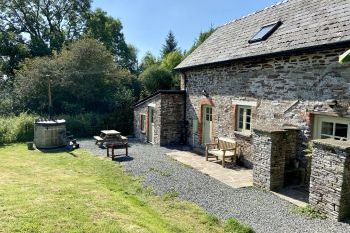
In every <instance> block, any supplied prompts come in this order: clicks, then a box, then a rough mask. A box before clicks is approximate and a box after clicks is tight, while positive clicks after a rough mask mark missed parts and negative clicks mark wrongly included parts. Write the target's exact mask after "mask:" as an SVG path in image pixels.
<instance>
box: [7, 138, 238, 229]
mask: <svg viewBox="0 0 350 233" xmlns="http://www.w3.org/2000/svg"><path fill="white" fill-rule="evenodd" d="M0 177H1V179H0V232H45V233H46V232H133V233H134V232H135V233H137V232H203V233H205V232H241V231H236V230H233V231H231V230H232V229H234V228H232V229H231V228H230V229H229V228H227V227H226V226H224V223H222V222H220V221H219V220H217V219H215V217H212V216H210V215H208V214H206V213H205V212H204V211H203V210H202V209H200V208H199V207H198V206H196V205H194V204H192V203H189V202H184V201H180V200H178V198H175V196H177V195H175V192H174V193H170V194H168V195H169V197H168V198H165V199H164V198H162V197H157V196H155V195H154V194H153V193H152V190H150V189H147V188H146V189H145V188H142V186H141V184H140V182H139V180H137V179H136V178H133V177H131V176H129V175H128V174H126V173H125V172H124V171H123V169H122V168H121V167H120V166H119V165H118V164H116V163H115V162H112V161H110V160H107V159H101V158H98V157H94V156H91V154H89V153H88V152H85V151H83V150H78V151H74V152H71V153H49V154H44V153H41V152H39V151H28V150H27V149H26V146H25V145H24V144H14V145H9V146H1V147H0ZM226 228H227V229H226Z"/></svg>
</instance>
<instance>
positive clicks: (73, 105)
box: [15, 39, 136, 114]
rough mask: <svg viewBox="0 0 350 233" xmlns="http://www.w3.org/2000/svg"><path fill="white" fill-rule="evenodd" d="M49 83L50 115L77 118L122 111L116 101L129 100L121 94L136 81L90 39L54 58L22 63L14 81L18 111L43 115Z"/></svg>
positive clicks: (102, 47) (76, 43) (42, 58)
mask: <svg viewBox="0 0 350 233" xmlns="http://www.w3.org/2000/svg"><path fill="white" fill-rule="evenodd" d="M49 79H51V85H52V96H53V107H54V111H55V112H56V113H68V114H77V113H83V112H97V113H108V112H113V111H115V110H116V109H119V110H120V111H122V109H123V108H126V107H127V106H125V104H123V103H122V104H121V103H120V100H121V99H123V98H124V97H125V96H130V95H129V94H125V93H126V92H125V90H126V89H127V90H128V87H129V86H132V85H133V84H132V82H134V80H135V79H136V78H135V77H134V76H132V75H131V74H130V72H129V71H127V70H125V69H122V68H121V67H120V66H118V65H117V64H116V63H115V61H114V58H113V55H112V54H111V53H110V52H109V51H108V50H107V49H106V48H105V47H104V46H103V44H101V43H100V42H98V41H96V40H94V39H83V40H79V41H77V42H74V43H72V44H71V45H69V46H67V47H65V48H64V49H63V50H62V52H61V53H60V54H58V55H56V56H53V57H37V58H33V59H26V61H25V62H24V63H23V64H22V66H21V69H20V70H18V71H17V72H16V79H15V93H16V95H17V105H18V106H19V107H20V109H21V111H26V110H28V109H30V110H32V111H35V112H39V113H43V112H44V113H45V112H47V111H46V110H47V87H48V82H49ZM129 90H130V91H131V93H132V94H133V90H132V89H129ZM132 94H131V96H132ZM121 96H122V97H121ZM123 96H124V97H123ZM117 100H118V101H119V102H118V101H117ZM129 102H130V101H129V100H128V101H127V103H129ZM131 102H132V100H131Z"/></svg>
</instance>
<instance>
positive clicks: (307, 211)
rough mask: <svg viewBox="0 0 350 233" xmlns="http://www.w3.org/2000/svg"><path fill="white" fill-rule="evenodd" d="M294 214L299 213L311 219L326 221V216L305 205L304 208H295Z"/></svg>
mask: <svg viewBox="0 0 350 233" xmlns="http://www.w3.org/2000/svg"><path fill="white" fill-rule="evenodd" d="M295 212H296V213H300V214H302V215H304V216H306V217H308V218H311V219H326V218H327V217H326V215H324V214H322V213H321V212H319V211H318V210H316V209H314V208H313V207H312V206H310V205H307V206H306V207H296V208H295Z"/></svg>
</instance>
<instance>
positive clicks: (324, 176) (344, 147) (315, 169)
mask: <svg viewBox="0 0 350 233" xmlns="http://www.w3.org/2000/svg"><path fill="white" fill-rule="evenodd" d="M309 202H310V204H311V205H312V206H314V207H315V208H316V209H318V210H319V211H321V212H322V213H324V214H326V215H327V216H328V217H329V218H331V219H334V220H339V221H342V220H345V219H349V218H350V143H349V142H341V141H336V140H332V139H325V140H316V141H314V142H313V151H312V168H311V180H310V197H309Z"/></svg>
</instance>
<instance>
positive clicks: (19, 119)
mask: <svg viewBox="0 0 350 233" xmlns="http://www.w3.org/2000/svg"><path fill="white" fill-rule="evenodd" d="M34 120H35V116H34V115H30V114H27V113H21V114H20V115H19V116H7V117H0V144H5V143H13V142H25V141H31V140H33V137H34Z"/></svg>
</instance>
